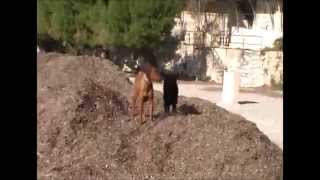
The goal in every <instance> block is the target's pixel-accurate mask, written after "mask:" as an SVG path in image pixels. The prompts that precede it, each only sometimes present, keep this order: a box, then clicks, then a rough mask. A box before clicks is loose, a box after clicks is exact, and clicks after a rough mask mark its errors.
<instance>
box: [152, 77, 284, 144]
mask: <svg viewBox="0 0 320 180" xmlns="http://www.w3.org/2000/svg"><path fill="white" fill-rule="evenodd" d="M178 86H179V94H180V95H183V96H186V97H197V98H201V99H205V100H208V101H210V102H212V103H215V104H217V105H218V106H220V107H223V108H225V109H226V110H228V111H231V112H233V113H235V114H239V115H241V116H243V117H244V118H246V119H247V120H249V121H251V122H253V123H255V124H256V125H257V127H258V128H259V129H260V130H261V131H262V132H263V133H265V134H266V135H267V136H268V137H269V138H270V139H271V141H272V142H274V143H275V144H277V145H278V146H279V147H280V148H281V149H282V148H283V98H282V92H281V91H280V92H279V91H275V90H272V89H270V88H241V89H240V93H239V97H238V104H234V105H232V106H226V105H224V104H223V103H221V94H222V86H221V85H218V84H213V83H211V82H207V83H204V82H200V83H199V82H193V83H192V82H185V81H179V82H178ZM154 88H155V89H156V90H158V91H160V92H162V89H163V87H162V83H155V84H154Z"/></svg>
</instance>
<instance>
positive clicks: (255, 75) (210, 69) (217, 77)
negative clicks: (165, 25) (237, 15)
mask: <svg viewBox="0 0 320 180" xmlns="http://www.w3.org/2000/svg"><path fill="white" fill-rule="evenodd" d="M203 61H204V62H205V64H202V63H201V62H203ZM224 67H227V68H228V69H238V71H239V73H240V86H241V87H261V86H264V85H267V86H272V85H275V84H279V83H280V84H281V83H282V76H283V55H282V52H280V51H267V52H264V54H261V53H260V51H256V50H242V49H232V48H214V49H211V50H206V52H205V55H204V56H203V57H201V56H193V57H190V56H186V57H182V58H181V59H180V60H177V61H171V63H170V69H172V70H173V71H175V72H177V73H180V74H185V75H189V76H193V77H197V78H198V79H209V80H211V81H214V82H216V83H222V79H223V68H224Z"/></svg>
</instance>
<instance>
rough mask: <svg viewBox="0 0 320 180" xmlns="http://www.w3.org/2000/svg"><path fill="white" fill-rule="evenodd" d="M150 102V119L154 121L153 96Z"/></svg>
mask: <svg viewBox="0 0 320 180" xmlns="http://www.w3.org/2000/svg"><path fill="white" fill-rule="evenodd" d="M149 102H150V120H151V121H153V97H151V98H150V99H149Z"/></svg>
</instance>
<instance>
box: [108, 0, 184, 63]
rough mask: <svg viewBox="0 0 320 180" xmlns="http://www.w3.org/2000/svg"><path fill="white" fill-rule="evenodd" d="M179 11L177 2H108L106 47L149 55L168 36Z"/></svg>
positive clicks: (151, 0) (125, 0)
mask: <svg viewBox="0 0 320 180" xmlns="http://www.w3.org/2000/svg"><path fill="white" fill-rule="evenodd" d="M181 8H182V1H180V0H161V1H159V0H110V2H109V6H108V16H107V22H108V33H109V36H108V37H109V44H110V45H115V46H126V47H129V48H132V49H133V50H134V52H135V54H139V55H142V56H144V57H146V56H148V55H147V54H150V53H151V54H153V51H154V50H155V49H157V48H158V47H159V46H160V45H161V43H163V42H164V41H165V40H166V38H167V37H168V36H170V31H171V29H172V27H173V25H174V17H175V16H176V14H177V13H179V12H180V10H181ZM146 58H148V57H146Z"/></svg>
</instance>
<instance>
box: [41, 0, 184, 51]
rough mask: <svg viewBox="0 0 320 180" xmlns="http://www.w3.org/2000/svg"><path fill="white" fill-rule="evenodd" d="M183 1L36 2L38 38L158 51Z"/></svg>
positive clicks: (71, 44) (72, 44)
mask: <svg viewBox="0 0 320 180" xmlns="http://www.w3.org/2000/svg"><path fill="white" fill-rule="evenodd" d="M182 2H183V1H181V0H161V1H160V0H59V1H58V0H56V1H52V0H37V5H38V6H37V38H38V39H39V41H42V40H43V37H44V36H49V37H50V38H52V39H54V40H56V41H59V42H61V43H63V45H64V47H67V48H66V49H74V48H76V49H77V48H78V47H83V46H90V47H94V46H97V45H101V46H115V47H117V46H125V47H129V48H132V49H144V48H148V49H151V50H154V49H157V48H159V47H160V46H161V44H162V43H164V42H165V40H166V39H167V36H169V35H170V31H171V29H172V27H173V25H174V17H175V16H176V14H178V13H179V12H180V11H181V8H182Z"/></svg>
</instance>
